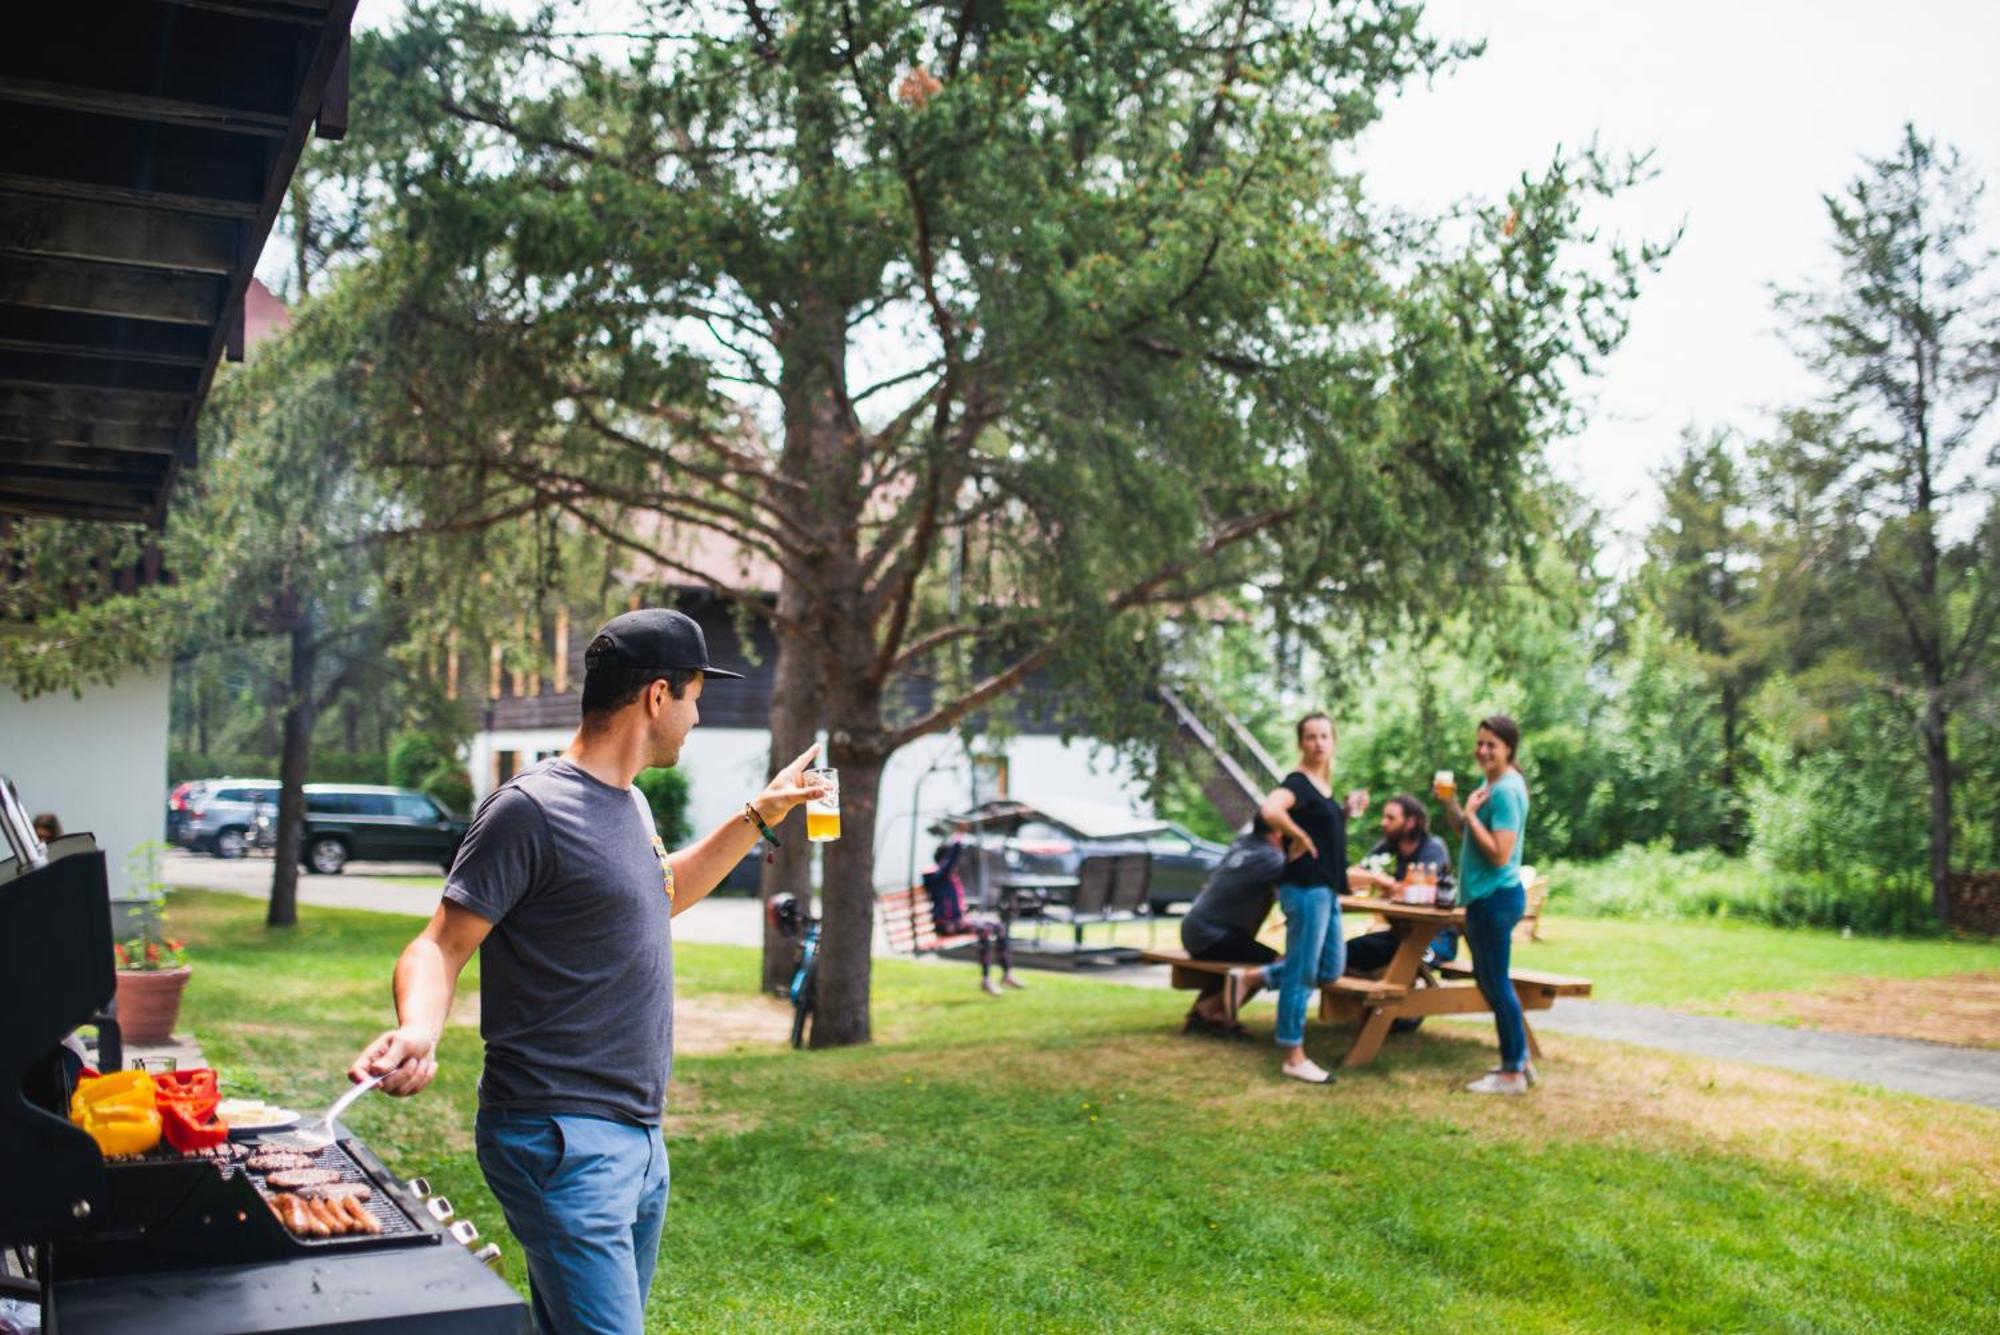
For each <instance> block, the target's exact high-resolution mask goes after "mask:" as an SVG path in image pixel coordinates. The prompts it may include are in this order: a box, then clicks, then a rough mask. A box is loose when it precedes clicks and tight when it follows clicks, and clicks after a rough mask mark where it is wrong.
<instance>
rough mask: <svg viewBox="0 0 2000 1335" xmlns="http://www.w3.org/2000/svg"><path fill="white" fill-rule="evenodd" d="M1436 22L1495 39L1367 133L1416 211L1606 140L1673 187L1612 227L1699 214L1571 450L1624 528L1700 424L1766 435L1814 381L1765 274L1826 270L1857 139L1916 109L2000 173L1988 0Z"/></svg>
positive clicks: (1367, 161) (1888, 136)
mask: <svg viewBox="0 0 2000 1335" xmlns="http://www.w3.org/2000/svg"><path fill="white" fill-rule="evenodd" d="M1428 21H1429V24H1430V26H1431V28H1432V29H1433V31H1435V32H1438V33H1440V34H1449V35H1452V36H1460V37H1484V38H1486V40H1487V50H1486V54H1485V55H1484V56H1482V57H1480V58H1479V59H1477V60H1475V61H1472V62H1470V63H1468V64H1466V65H1462V66H1459V67H1458V68H1457V70H1456V72H1455V73H1451V74H1448V75H1446V76H1444V77H1443V78H1441V79H1440V80H1439V81H1438V83H1437V84H1436V86H1434V87H1430V88H1423V87H1419V88H1417V89H1414V90H1412V91H1411V92H1410V93H1409V94H1408V95H1406V96H1405V97H1404V98H1403V99H1401V100H1400V101H1399V102H1398V103H1397V104H1396V105H1395V106H1394V107H1393V108H1391V109H1390V111H1389V113H1388V115H1387V117H1386V119H1385V120H1384V121H1383V123H1382V124H1381V125H1380V126H1379V127H1377V128H1376V129H1375V130H1373V131H1372V132H1370V134H1369V135H1368V136H1367V138H1366V139H1365V140H1364V141H1363V144H1362V146H1361V147H1362V152H1361V158H1360V163H1361V166H1362V167H1363V168H1364V170H1365V171H1366V172H1367V173H1368V175H1369V178H1370V180H1371V183H1372V187H1373V188H1372V190H1371V194H1373V195H1374V196H1376V197H1377V198H1381V199H1384V200H1388V201H1392V202H1395V203H1399V204H1406V205H1410V206H1420V207H1435V206H1437V205H1440V204H1443V203H1445V202H1448V201H1449V200H1451V199H1453V198H1456V197H1458V196H1460V195H1463V194H1467V193H1477V194H1481V195H1497V194H1499V193H1501V192H1502V191H1504V190H1505V189H1506V188H1507V186H1508V184H1509V182H1510V181H1512V180H1513V179H1514V178H1516V177H1517V176H1518V175H1519V173H1520V172H1521V171H1522V170H1524V169H1532V168H1536V167H1538V166H1540V165H1541V164H1544V163H1546V162H1547V161H1548V158H1549V156H1550V154H1551V153H1552V152H1553V151H1554V149H1555V147H1556V145H1558V144H1569V145H1574V144H1579V143H1582V142H1584V141H1586V140H1588V139H1589V138H1590V137H1591V136H1592V135H1593V134H1594V135H1596V136H1597V137H1598V138H1599V140H1600V142H1601V143H1602V144H1603V145H1604V146H1605V147H1607V148H1618V149H1644V148H1654V149H1657V151H1658V155H1659V157H1658V165H1659V166H1660V168H1661V174H1660V176H1659V178H1658V179H1657V180H1655V181H1653V182H1651V183H1650V184H1648V185H1646V186H1645V187H1643V188H1642V189H1640V190H1638V191H1635V192H1634V193H1633V195H1632V197H1631V198H1630V199H1629V201H1627V203H1625V204H1624V205H1621V206H1619V207H1618V208H1617V209H1615V210H1614V211H1612V212H1610V213H1607V214H1606V220H1607V222H1608V223H1610V224H1612V225H1614V226H1615V227H1616V228H1617V229H1619V230H1622V231H1624V232H1625V233H1626V234H1628V235H1633V236H1641V235H1643V236H1663V235H1667V234H1669V233H1671V231H1672V230H1673V228H1674V227H1675V226H1676V225H1677V224H1678V223H1679V222H1680V221H1681V220H1683V219H1685V220H1686V223H1687V234H1686V237H1685V239H1684V240H1683V241H1682V242H1681V245H1680V247H1679V248H1678V249H1677V250H1676V251H1675V252H1674V254H1673V256H1672V258H1670V259H1669V260H1668V261H1667V264H1666V267H1665V269H1664V270H1662V272H1661V273H1659V274H1658V275H1657V276H1655V277H1654V278H1653V279H1652V281H1651V282H1650V283H1649V284H1648V286H1647V288H1646V290H1645V292H1644V293H1643V295H1642V296H1641V298H1640V300H1639V302H1638V305H1637V307H1636V309H1635V311H1634V312H1633V322H1632V332H1631V335H1630V337H1629V338H1628V340H1627V341H1626V343H1625V346H1624V347H1623V348H1621V349H1620V351H1619V353H1618V355H1617V356H1616V358H1615V359H1613V360H1612V362H1611V363H1610V364H1609V365H1608V366H1607V368H1606V371H1605V374H1604V376H1603V377H1602V379H1601V380H1600V382H1599V383H1598V384H1597V386H1596V388H1595V391H1594V393H1595V398H1596V401H1597V408H1596V411H1595V413H1594V414H1593V419H1592V423H1591V425H1590V426H1589V428H1588V429H1587V430H1586V431H1585V432H1584V434H1583V435H1582V436H1581V437H1580V438H1578V439H1576V440H1573V441H1568V442H1564V443H1562V444H1560V445H1558V446H1557V448H1556V450H1555V455H1556V458H1557V461H1558V466H1559V467H1561V468H1562V469H1564V470H1565V471H1566V472H1567V473H1568V474H1569V475H1570V476H1571V477H1573V478H1574V479H1576V480H1578V481H1580V482H1581V483H1582V484H1583V485H1584V486H1585V487H1586V489H1587V490H1588V492H1589V494H1591V495H1592V496H1593V497H1595V498H1596V499H1597V500H1598V501H1599V502H1600V503H1601V504H1602V505H1604V506H1605V507H1606V508H1607V509H1608V510H1610V511H1611V512H1612V514H1613V515H1614V517H1615V518H1616V519H1618V520H1619V521H1620V522H1621V523H1622V525H1623V526H1624V527H1625V528H1626V529H1627V530H1630V529H1632V528H1634V527H1637V526H1640V525H1643V524H1644V523H1645V521H1646V520H1647V519H1648V518H1649V517H1650V516H1651V514H1652V513H1653V495H1652V491H1653V489H1652V486H1651V483H1650V472H1651V470H1652V469H1653V468H1654V467H1655V466H1656V465H1657V464H1658V462H1659V461H1660V460H1661V458H1662V457H1663V456H1664V455H1665V454H1666V453H1668V452H1669V451H1671V449H1672V448H1673V446H1674V444H1675V443H1676V441H1677V439H1678V437H1679V434H1680V431H1681V429H1682V428H1683V427H1684V426H1686V425H1688V424H1689V423H1699V424H1703V425H1721V424H1733V425H1737V426H1741V427H1744V428H1746V429H1755V428H1756V427H1757V426H1759V425H1760V423H1761V422H1763V421H1764V420H1766V419H1765V417H1764V411H1765V410H1766V409H1768V408H1771V407H1775V406H1778V405H1780V404H1783V403H1785V402H1787V401H1790V400H1796V399H1799V398H1801V397H1803V396H1805V395H1807V394H1809V393H1810V392H1811V389H1812V385H1811V382H1810V381H1809V380H1807V379H1806V378H1805V377H1804V375H1803V373H1802V372H1801V370H1800V369H1799V367H1798V365H1797V363H1796V361H1795V360H1794V359H1793V358H1792V356H1791V354H1790V353H1789V352H1788V351H1786V349H1785V347H1784V346H1783V344H1782V343H1781V342H1780V341H1779V340H1778V338H1777V337H1776V336H1775V333H1774V325H1773V320H1772V316H1771V301H1770V292H1769V287H1768V284H1770V283H1771V282H1773V281H1784V282H1788V283H1789V282H1795V281H1797V280H1798V279H1799V278H1801V277H1803V276H1805V275H1807V274H1809V273H1812V272H1815V271H1817V272H1821V273H1824V272H1825V269H1826V255H1827V240H1828V235H1829V233H1828V229H1827V226H1826V223H1825V209H1824V205H1823V204H1822V203H1821V200H1820V196H1821V195H1822V194H1823V193H1825V192H1828V191H1832V190H1835V189H1837V188H1838V187H1839V186H1840V185H1841V184H1843V183H1844V182H1845V181H1847V180H1848V179H1849V178H1851V177H1852V176H1853V175H1854V174H1855V172H1856V171H1857V170H1858V169H1859V168H1860V165H1861V163H1860V159H1861V155H1862V154H1864V153H1865V154H1867V155H1869V156H1873V157H1881V156H1885V155H1887V154H1888V153H1889V152H1891V151H1892V150H1893V149H1894V148H1895V146H1896V141H1897V138H1898V136H1899V133H1900V127H1901V125H1902V124H1903V122H1904V121H1906V120H1907V121H1913V122H1915V123H1916V125H1917V128H1918V130H1919V131H1920V132H1921V133H1923V134H1925V135H1929V136H1934V137H1936V138H1939V139H1942V140H1945V141H1947V142H1949V143H1952V144H1955V145H1956V146H1957V147H1958V148H1959V149H1960V150H1961V151H1962V152H1963V153H1964V154H1965V156H1966V158H1967V159H1968V160H1969V161H1970V162H1971V163H1972V164H1973V165H1974V166H1975V167H1976V168H1977V169H1978V170H1979V171H1980V173H1981V174H1982V175H1985V176H1987V177H1989V178H1990V177H1991V176H1992V175H1993V174H1994V173H1995V172H1996V171H2000V107H1996V104H1995V97H1994V74H1993V67H1994V60H1995V57H1996V55H2000V4H1995V3H1992V0H1986V2H1985V3H1975V2H1974V0H1909V2H1908V3H1905V4H1902V5H1897V6H1887V5H1882V4H1880V3H1871V2H1869V0H1736V2H1735V3H1723V2H1721V0H1683V2H1682V3H1679V4H1673V5H1664V4H1647V5H1638V4H1630V3H1624V4H1621V3H1606V0H1434V2H1433V3H1432V4H1431V5H1430V6H1429V9H1428ZM1996 214H2000V204H1996V201H1995V199H1993V198H1989V200H1988V208H1987V215H1988V217H1989V218H1993V217H1995V216H1996ZM1989 236H1990V237H1991V239H1993V240H2000V227H1996V228H1994V229H1993V231H1992V232H1991V233H1989Z"/></svg>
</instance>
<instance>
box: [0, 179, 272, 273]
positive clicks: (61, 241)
mask: <svg viewBox="0 0 2000 1335" xmlns="http://www.w3.org/2000/svg"><path fill="white" fill-rule="evenodd" d="M241 230H242V224H241V223H239V222H236V221H234V220H232V219H229V218H213V217H202V216H199V215H189V214H185V213H170V212H168V211H166V210H164V209H138V208H128V207H124V206H121V205H117V204H99V203H93V202H90V201H87V200H77V199H55V198H51V197H48V196H35V195H0V250H18V251H23V252H25V253H27V254H31V255H52V256H55V257H57V258H61V259H78V260H116V261H117V262H118V263H120V264H137V265H144V266H147V267H151V268H159V269H190V270H194V271H195V272H198V273H213V274H226V273H228V272H229V271H230V269H231V268H232V267H233V266H234V265H235V263H236V247H237V233H238V232H239V231H241Z"/></svg>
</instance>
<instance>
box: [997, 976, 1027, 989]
mask: <svg viewBox="0 0 2000 1335" xmlns="http://www.w3.org/2000/svg"><path fill="white" fill-rule="evenodd" d="M1000 986H1002V987H1011V988H1013V989H1014V990H1015V991H1016V992H1025V991H1027V990H1028V985H1027V984H1026V983H1024V982H1022V981H1021V980H1020V979H1018V978H1016V977H1015V976H1014V975H1013V974H1011V973H1010V974H1008V975H1006V976H1005V977H1003V978H1002V979H1001V980H1000Z"/></svg>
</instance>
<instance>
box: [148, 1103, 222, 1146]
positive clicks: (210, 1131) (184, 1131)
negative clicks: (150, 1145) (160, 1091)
mask: <svg viewBox="0 0 2000 1335" xmlns="http://www.w3.org/2000/svg"><path fill="white" fill-rule="evenodd" d="M160 1132H161V1134H162V1135H164V1136H165V1137H166V1138H167V1144H169V1145H171V1146H173V1147H174V1148H175V1149H177V1150H179V1151H180V1152H181V1153H182V1154H186V1153H187V1152H188V1151H190V1150H205V1149H208V1148H209V1147H210V1146H212V1145H220V1144H221V1143H222V1142H223V1141H225V1140H227V1139H229V1128H228V1126H226V1125H224V1124H223V1123H222V1122H220V1121H218V1120H216V1116H215V1109H213V1108H210V1109H209V1110H208V1116H207V1117H206V1118H205V1119H198V1118H196V1117H195V1116H194V1115H193V1114H191V1113H189V1112H188V1110H187V1109H186V1108H185V1107H184V1106H183V1105H181V1104H178V1103H162V1104H161V1105H160Z"/></svg>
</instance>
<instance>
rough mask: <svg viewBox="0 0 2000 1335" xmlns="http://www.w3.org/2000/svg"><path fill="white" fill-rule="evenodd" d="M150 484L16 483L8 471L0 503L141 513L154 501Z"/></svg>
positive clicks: (2, 481)
mask: <svg viewBox="0 0 2000 1335" xmlns="http://www.w3.org/2000/svg"><path fill="white" fill-rule="evenodd" d="M153 491H154V489H153V486H152V484H151V483H145V484H141V485H138V486H134V485H132V484H131V483H128V482H95V481H89V480H85V479H82V478H66V479H62V480H59V481H58V480H55V479H50V478H36V479H33V480H32V481H30V480H28V479H22V480H21V481H20V482H16V481H15V480H14V478H13V474H12V472H11V471H10V472H9V474H8V476H6V477H4V478H0V501H4V500H6V499H13V500H17V501H18V500H30V499H33V498H36V497H47V498H48V499H50V500H56V501H76V502H78V503H80V504H84V505H102V506H108V507H111V508H113V509H118V510H127V509H130V510H143V509H144V508H145V507H146V506H148V505H150V504H151V503H152V502H153V500H154V499H155V497H154V494H153Z"/></svg>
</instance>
